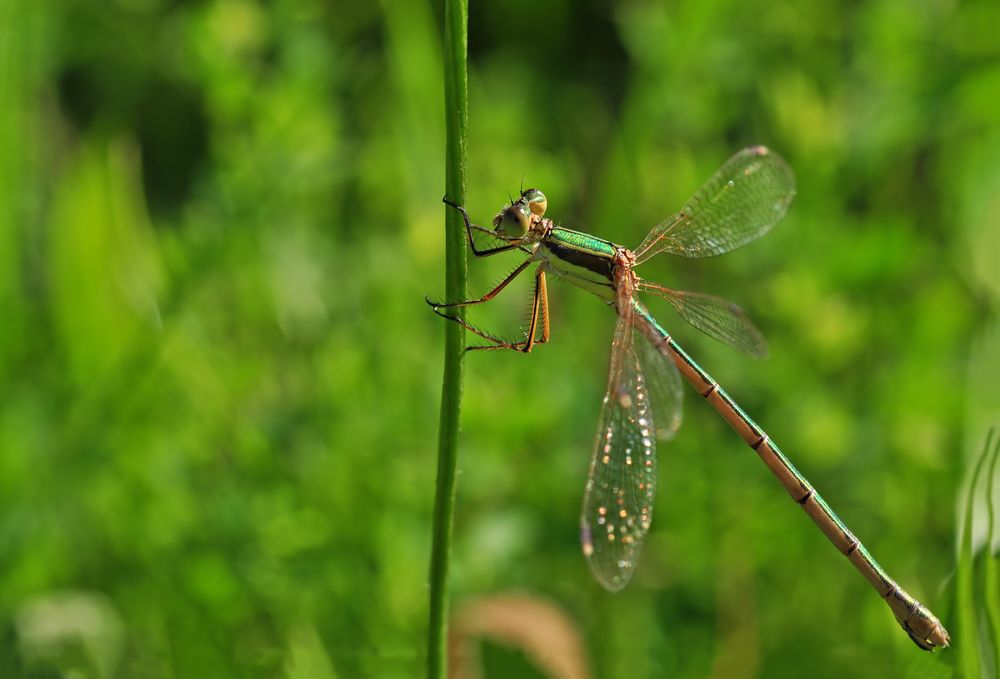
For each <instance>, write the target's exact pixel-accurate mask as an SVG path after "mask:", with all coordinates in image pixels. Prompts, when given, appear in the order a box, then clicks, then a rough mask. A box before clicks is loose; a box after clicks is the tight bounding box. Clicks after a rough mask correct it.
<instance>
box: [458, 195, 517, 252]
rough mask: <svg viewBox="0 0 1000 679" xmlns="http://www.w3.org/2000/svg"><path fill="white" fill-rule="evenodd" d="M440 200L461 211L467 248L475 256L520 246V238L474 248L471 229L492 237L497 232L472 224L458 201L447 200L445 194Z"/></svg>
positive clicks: (474, 242)
mask: <svg viewBox="0 0 1000 679" xmlns="http://www.w3.org/2000/svg"><path fill="white" fill-rule="evenodd" d="M441 200H442V201H443V202H444V204H445V205H450V206H451V207H453V208H455V209H456V210H458V211H459V212H461V213H462V219H464V220H465V235H466V237H467V238H468V239H469V249H470V250H472V254H473V255H475V256H476V257H489V256H490V255H497V254H500V253H501V252H509V251H510V250H514V249H516V248H519V247H521V241H520V239H518V240H517V241H516V242H512V243H508V244H507V245H500V246H498V247H495V248H488V249H486V250H478V249H477V248H476V241H475V239H474V238H473V237H472V232H473V231H480V232H482V233H485V234H488V235H490V236H492V237H493V238H497V234H496V233H494V232H493V231H490V230H489V229H484V228H483V227H481V226H476V225H475V224H473V223H472V220H471V219H469V213H468V212H466V210H465V208H464V207H462V206H461V205H459V204H458V203H453V202H451V201H450V200H448V197H447V196H445V197H444V198H442V199H441Z"/></svg>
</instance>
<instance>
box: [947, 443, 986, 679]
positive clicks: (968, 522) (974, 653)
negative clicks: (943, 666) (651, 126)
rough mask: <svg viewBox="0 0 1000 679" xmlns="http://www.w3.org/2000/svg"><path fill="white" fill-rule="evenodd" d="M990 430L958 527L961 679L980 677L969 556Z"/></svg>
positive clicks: (970, 555)
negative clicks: (959, 540)
mask: <svg viewBox="0 0 1000 679" xmlns="http://www.w3.org/2000/svg"><path fill="white" fill-rule="evenodd" d="M993 436H994V431H993V429H990V432H989V434H987V436H986V445H984V446H983V452H982V455H980V456H979V461H978V462H976V469H975V471H973V472H972V481H971V483H970V485H969V494H968V496H967V497H966V501H965V521H964V522H963V526H962V543H961V546H960V547H959V554H958V568H957V569H956V573H955V585H956V594H957V600H958V630H959V633H958V634H957V635H956V639H957V641H958V643H957V644H956V647H957V649H958V651H959V654H958V655H959V666H960V667H961V676H963V677H968V678H969V679H974V678H975V677H979V676H980V675H981V674H982V668H981V666H980V658H979V641H978V639H979V635H978V634H977V631H976V596H975V593H974V583H973V573H974V570H975V555H974V554H973V553H972V520H973V516H974V512H973V509H974V508H975V504H976V488H977V487H978V486H979V476H980V474H981V473H982V471H983V463H985V462H986V458H987V457H988V456H989V451H990V445H991V444H992V442H993Z"/></svg>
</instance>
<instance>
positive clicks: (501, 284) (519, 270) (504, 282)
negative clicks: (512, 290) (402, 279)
mask: <svg viewBox="0 0 1000 679" xmlns="http://www.w3.org/2000/svg"><path fill="white" fill-rule="evenodd" d="M531 262H532V260H530V259H527V260H525V261H524V262H523V263H522V264H521V265H520V266H518V267H517V268H516V269H514V270H513V271H511V272H510V273H509V274H507V276H506V277H505V278H504V279H503V280H502V281H500V282H499V283H498V284H497V285H496V287H494V288H493V289H492V290H490V291H489V292H487V293H486V294H485V295H483V296H482V297H480V298H479V299H466V300H462V301H460V302H432V301H430V300H429V299H427V298H426V297H425V298H424V301H425V302H427V303H428V304H429V305H430V306H431V308H433V309H434V310H435V311H437V310H438V309H443V308H450V307H462V306H471V305H473V304H483V303H485V302H489V301H490V300H491V299H493V298H494V297H496V296H497V295H498V294H500V291H501V290H503V289H504V288H506V287H507V285H508V284H510V282H511V281H512V280H514V279H515V278H517V277H518V276H520V275H521V274H522V273H523V272H524V270H525V269H527V268H528V266H529V265H530V264H531ZM536 285H537V284H536Z"/></svg>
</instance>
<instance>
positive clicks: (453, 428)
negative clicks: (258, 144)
mask: <svg viewBox="0 0 1000 679" xmlns="http://www.w3.org/2000/svg"><path fill="white" fill-rule="evenodd" d="M468 15H469V12H468V4H467V0H445V9H444V105H445V128H446V132H447V141H446V148H445V190H446V193H447V195H448V198H449V199H451V200H453V201H455V202H456V203H459V204H464V203H465V147H466V140H467V129H468V84H467V76H466V47H467V30H468ZM442 207H443V206H442ZM445 215H446V216H445V266H446V270H445V290H446V292H447V299H465V297H466V276H467V271H466V252H465V234H464V231H463V224H462V222H461V221H460V219H459V215H458V212H457V211H456V210H446V211H445ZM460 314H461V315H460V317H462V315H464V313H462V312H460ZM445 325H446V327H445V349H444V382H443V384H442V387H441V425H440V430H439V432H438V471H437V488H436V493H435V497H434V528H433V530H434V537H433V544H432V545H431V565H430V621H429V628H428V632H427V676H428V677H444V676H445V672H446V669H447V668H446V661H445V659H446V658H447V655H446V647H445V642H446V639H447V631H448V613H447V610H448V596H447V585H448V558H449V555H450V551H451V531H452V517H453V514H454V508H455V468H456V466H457V451H458V426H459V413H460V406H461V399H462V353H463V351H464V350H465V346H464V345H465V332H464V329H463V328H462V326H461V325H459V324H458V323H447V324H445Z"/></svg>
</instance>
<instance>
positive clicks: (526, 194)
mask: <svg viewBox="0 0 1000 679" xmlns="http://www.w3.org/2000/svg"><path fill="white" fill-rule="evenodd" d="M521 198H522V199H524V200H526V201H527V202H528V207H529V208H531V212H532V214H534V215H537V216H538V217H541V216H542V215H544V214H545V208H547V207H548V206H549V201H548V200H546V198H545V194H544V193H542V192H541V191H539V190H538V189H527V190H525V191H523V192H521Z"/></svg>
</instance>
